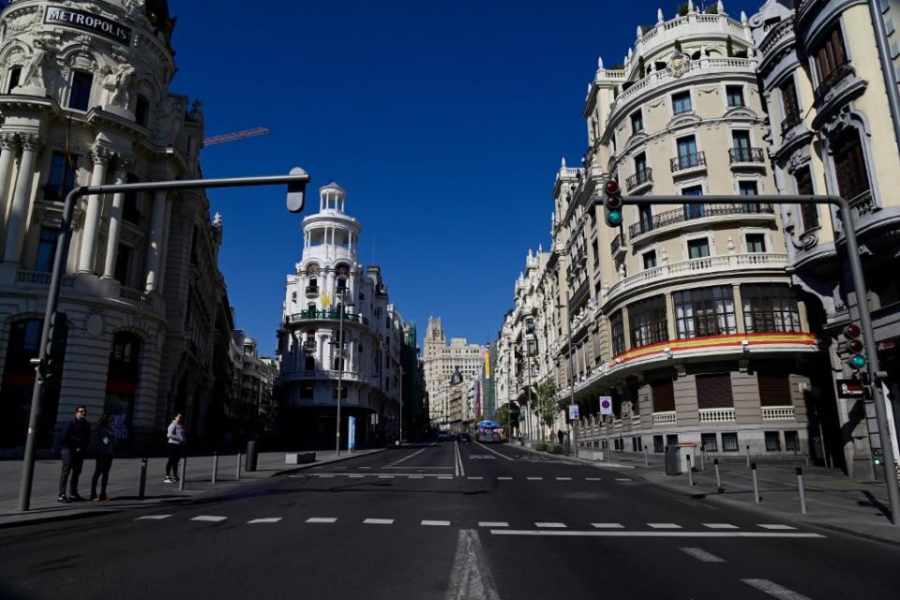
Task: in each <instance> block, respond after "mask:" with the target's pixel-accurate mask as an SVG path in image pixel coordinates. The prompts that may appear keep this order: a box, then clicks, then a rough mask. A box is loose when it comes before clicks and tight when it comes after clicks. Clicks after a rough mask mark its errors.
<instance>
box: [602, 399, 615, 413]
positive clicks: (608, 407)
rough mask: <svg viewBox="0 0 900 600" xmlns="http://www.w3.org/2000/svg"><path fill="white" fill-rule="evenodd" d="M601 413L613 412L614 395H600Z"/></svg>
mask: <svg viewBox="0 0 900 600" xmlns="http://www.w3.org/2000/svg"><path fill="white" fill-rule="evenodd" d="M600 414H601V415H611V414H613V408H612V396H600Z"/></svg>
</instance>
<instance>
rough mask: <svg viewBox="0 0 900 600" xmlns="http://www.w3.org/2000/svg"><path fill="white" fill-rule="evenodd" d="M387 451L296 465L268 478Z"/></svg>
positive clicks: (381, 449) (381, 450)
mask: <svg viewBox="0 0 900 600" xmlns="http://www.w3.org/2000/svg"><path fill="white" fill-rule="evenodd" d="M385 451H387V448H377V449H375V450H372V451H371V452H366V453H365V454H348V455H346V456H340V457H338V458H335V459H332V460H329V461H328V462H311V463H307V464H305V465H297V466H296V467H291V468H290V469H285V470H283V471H276V472H275V473H272V475H270V476H269V478H270V479H271V478H272V477H282V476H284V475H290V474H291V473H296V472H298V471H305V470H306V469H312V468H313V467H323V466H325V465H332V464H334V463H339V462H344V461H345V460H350V459H353V458H363V457H366V456H374V455H376V454H380V453H382V452H385Z"/></svg>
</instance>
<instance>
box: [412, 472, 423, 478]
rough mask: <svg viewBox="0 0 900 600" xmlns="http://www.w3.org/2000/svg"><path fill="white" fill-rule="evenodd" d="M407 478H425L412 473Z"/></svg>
mask: <svg viewBox="0 0 900 600" xmlns="http://www.w3.org/2000/svg"><path fill="white" fill-rule="evenodd" d="M409 478H410V479H425V476H424V475H417V474H415V473H413V474H412V475H410V476H409Z"/></svg>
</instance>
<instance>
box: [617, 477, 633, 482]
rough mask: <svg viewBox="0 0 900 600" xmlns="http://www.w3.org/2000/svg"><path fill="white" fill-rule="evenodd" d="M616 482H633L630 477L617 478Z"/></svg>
mask: <svg viewBox="0 0 900 600" xmlns="http://www.w3.org/2000/svg"><path fill="white" fill-rule="evenodd" d="M616 481H631V479H629V478H628V477H616Z"/></svg>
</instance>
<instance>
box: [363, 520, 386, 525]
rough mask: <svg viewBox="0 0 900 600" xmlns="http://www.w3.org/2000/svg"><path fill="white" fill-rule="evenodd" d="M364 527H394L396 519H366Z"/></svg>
mask: <svg viewBox="0 0 900 600" xmlns="http://www.w3.org/2000/svg"><path fill="white" fill-rule="evenodd" d="M363 524H364V525H393V524H394V519H365V520H364V521H363Z"/></svg>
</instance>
